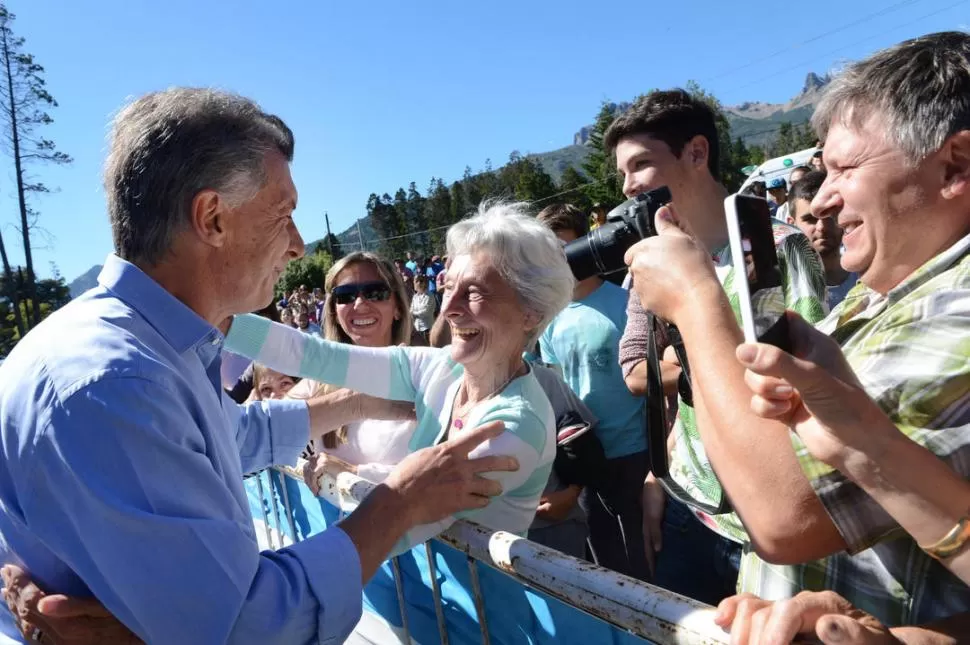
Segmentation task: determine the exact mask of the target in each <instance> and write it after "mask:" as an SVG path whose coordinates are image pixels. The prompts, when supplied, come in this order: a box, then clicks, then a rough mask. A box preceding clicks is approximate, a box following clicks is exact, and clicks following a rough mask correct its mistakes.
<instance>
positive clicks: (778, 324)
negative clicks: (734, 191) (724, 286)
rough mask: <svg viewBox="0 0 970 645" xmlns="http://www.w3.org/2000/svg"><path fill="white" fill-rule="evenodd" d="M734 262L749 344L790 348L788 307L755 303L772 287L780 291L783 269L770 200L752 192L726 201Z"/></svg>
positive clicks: (742, 319) (742, 326) (746, 337)
mask: <svg viewBox="0 0 970 645" xmlns="http://www.w3.org/2000/svg"><path fill="white" fill-rule="evenodd" d="M724 213H725V216H726V217H727V227H728V237H729V239H730V244H731V262H732V264H733V266H734V279H735V281H736V282H737V293H738V299H739V301H740V302H739V304H740V309H741V329H742V331H744V340H745V341H746V342H749V343H756V342H762V343H770V344H772V345H775V346H776V347H780V348H782V349H784V350H786V351H789V349H790V345H791V342H790V340H789V335H788V319H787V318H786V317H785V312H784V307H783V306H782V307H781V308H777V307H775V308H773V309H778V311H777V312H775V313H771V309H772V308H758V315H757V316H756V315H755V307H754V303H755V302H756V300H757V299H758V298H760V297H767V296H768V295H769V294H768V293H767V292H768V291H769V290H780V289H781V286H782V281H781V269H780V267H779V266H778V251H777V250H776V249H775V235H774V230H773V228H772V225H771V212H770V211H769V210H768V202H767V201H765V200H764V199H762V198H760V197H754V196H752V195H731V196H729V197H728V198H727V199H725V200H724Z"/></svg>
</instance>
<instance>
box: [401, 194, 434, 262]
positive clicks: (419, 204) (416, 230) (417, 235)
mask: <svg viewBox="0 0 970 645" xmlns="http://www.w3.org/2000/svg"><path fill="white" fill-rule="evenodd" d="M424 202H425V199H424V197H422V195H421V193H419V192H418V186H417V184H416V183H414V182H413V181H412V182H411V183H410V184H408V196H407V206H406V220H407V225H408V232H410V233H411V237H409V238H408V243H409V244H412V245H414V247H415V248H416V249H417V250H418V251H419V252H420V253H423V254H427V253H428V245H429V244H430V240H429V238H428V234H427V233H426V231H427V230H428V219H427V217H425V214H424Z"/></svg>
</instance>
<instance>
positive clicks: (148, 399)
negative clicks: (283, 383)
mask: <svg viewBox="0 0 970 645" xmlns="http://www.w3.org/2000/svg"><path fill="white" fill-rule="evenodd" d="M254 427H255V426H254ZM225 440H226V441H231V438H225ZM212 443H215V444H218V443H219V439H218V437H207V436H205V435H204V434H203V432H202V431H201V430H200V429H199V427H198V425H197V424H196V422H195V421H194V419H193V417H192V414H191V412H190V411H189V409H188V408H186V407H185V405H184V404H183V403H182V401H181V399H180V398H179V397H178V396H177V395H176V394H175V393H172V392H170V391H169V390H167V388H166V387H165V386H163V385H159V384H158V383H154V382H151V381H148V380H145V379H142V378H136V377H130V378H121V379H112V380H110V381H99V382H97V383H95V384H93V385H91V386H88V387H87V388H85V389H82V390H80V391H79V392H77V393H75V394H74V395H72V396H71V397H70V398H69V399H67V400H66V401H64V402H62V403H61V404H60V406H59V407H57V408H54V409H53V410H52V414H51V417H50V419H49V421H48V423H47V425H46V426H45V427H44V429H43V430H42V431H41V433H40V434H39V436H38V438H37V440H36V442H35V444H34V446H33V449H32V451H31V452H30V453H29V455H27V459H26V461H25V465H26V466H27V472H28V473H29V475H28V484H27V487H26V492H25V494H24V496H23V498H22V504H23V508H22V511H23V514H24V518H25V521H26V522H27V524H28V525H29V526H30V530H31V532H33V533H34V534H35V535H36V536H37V537H38V539H40V540H41V541H42V542H43V544H44V545H45V547H46V548H48V549H50V550H51V552H52V553H54V554H55V555H56V556H57V557H58V558H59V559H60V560H61V561H63V562H64V564H65V566H67V567H70V569H71V570H73V571H74V572H75V573H76V574H77V575H78V576H79V577H80V578H81V579H82V580H83V581H84V583H85V585H86V586H87V587H88V589H90V591H91V593H92V594H93V595H94V596H95V597H97V598H98V600H99V601H100V602H101V603H103V604H104V605H105V606H106V607H107V609H108V610H109V611H110V612H111V613H112V614H114V615H115V616H116V617H118V619H120V620H121V621H122V622H123V623H124V624H125V625H127V626H128V627H129V628H130V629H131V630H132V631H134V632H135V633H136V634H137V635H138V636H139V637H140V638H141V639H142V640H144V641H145V642H148V643H185V644H196V643H198V644H199V645H204V644H210V643H241V644H249V643H252V644H256V643H260V644H266V643H280V644H283V643H310V642H314V643H339V642H343V639H344V638H345V637H346V636H347V635H348V634H349V633H350V632H351V631H352V629H353V627H354V625H355V624H356V622H357V620H358V619H359V617H360V615H361V569H360V561H359V557H358V555H357V552H356V549H355V548H354V546H353V543H352V542H351V541H350V539H349V538H348V537H347V535H346V534H345V533H343V531H341V530H340V529H339V528H337V529H333V528H332V529H329V530H327V531H325V532H324V533H323V534H321V535H319V536H315V537H312V538H310V539H308V540H306V541H304V542H301V543H299V544H297V545H294V546H292V547H289V548H286V549H282V550H280V551H276V552H273V551H266V552H263V553H259V551H258V547H257V545H256V541H255V537H254V533H253V528H252V518H251V516H250V512H249V508H248V506H245V505H241V504H240V500H239V493H240V491H238V490H235V491H234V490H233V486H232V485H231V484H229V483H227V476H228V477H232V476H233V475H232V473H228V475H227V473H224V472H218V471H217V468H216V467H215V465H216V464H215V463H214V462H213V457H211V456H210V450H212V449H213V448H212V446H211V445H210V444H212ZM223 448H224V449H227V450H230V451H231V445H230V446H224V447H223ZM215 450H218V445H217V446H216V448H215ZM240 485H241V482H240Z"/></svg>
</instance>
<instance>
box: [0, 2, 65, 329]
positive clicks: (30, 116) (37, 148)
mask: <svg viewBox="0 0 970 645" xmlns="http://www.w3.org/2000/svg"><path fill="white" fill-rule="evenodd" d="M13 21H14V15H13V14H12V13H10V12H9V11H7V8H6V7H5V6H3V5H0V70H2V73H3V82H2V83H0V85H2V87H0V124H2V127H3V128H4V130H5V134H6V136H5V139H6V142H7V143H8V144H9V148H8V151H9V153H10V156H11V158H12V159H13V163H14V179H15V180H16V186H17V202H18V206H19V208H20V234H21V237H22V238H23V246H24V259H25V263H26V269H27V272H26V284H25V296H26V298H27V299H28V300H30V302H31V310H30V314H29V315H28V317H27V318H28V321H29V322H30V325H31V326H33V325H36V324H38V323H40V320H41V306H40V304H41V303H40V299H39V298H37V276H36V273H35V272H34V258H33V252H32V248H31V244H30V234H31V230H32V229H34V228H35V227H36V226H37V213H36V212H35V211H34V210H33V209H31V208H30V206H29V205H28V203H27V194H28V193H47V192H50V189H49V188H48V187H47V186H45V185H44V184H43V183H40V182H36V181H31V178H30V177H29V176H28V174H27V166H29V165H30V164H31V163H36V162H47V163H56V164H65V163H70V162H71V158H70V157H69V156H68V155H66V154H64V153H63V152H60V151H58V150H57V146H56V145H55V144H54V142H53V141H51V140H50V139H44V138H42V137H39V136H37V134H36V130H37V128H38V127H39V126H44V125H50V124H51V123H53V119H52V118H51V117H50V115H49V114H48V113H47V110H48V109H50V108H53V107H57V101H55V100H54V97H53V96H51V94H50V92H48V91H47V88H46V81H45V80H44V77H43V74H44V68H43V67H42V66H41V65H39V64H38V63H36V62H35V61H34V57H33V56H32V55H30V54H28V53H25V52H24V51H23V46H24V39H23V38H18V37H17V36H15V35H14V33H13V29H12V26H11V25H12V23H13Z"/></svg>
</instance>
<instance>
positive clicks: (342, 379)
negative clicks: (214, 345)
mask: <svg viewBox="0 0 970 645" xmlns="http://www.w3.org/2000/svg"><path fill="white" fill-rule="evenodd" d="M226 349H227V350H229V351H231V352H235V353H237V354H241V355H243V356H247V357H249V358H251V359H252V360H254V361H256V362H257V363H261V364H263V365H265V366H267V367H269V368H270V369H273V370H276V371H277V372H281V373H283V374H287V375H289V376H299V377H301V378H309V379H313V380H315V381H320V382H321V383H328V384H330V385H335V386H337V387H348V388H350V389H352V390H354V391H356V392H362V393H364V394H369V395H371V396H377V397H381V398H384V399H394V400H397V401H414V400H415V399H416V398H417V395H418V387H417V384H418V381H419V379H420V372H421V370H419V369H412V368H413V367H416V366H412V364H411V360H410V356H409V353H408V351H407V349H406V348H403V347H359V346H357V345H350V344H347V343H337V342H333V341H329V340H326V339H324V338H321V337H320V336H316V335H314V334H306V333H303V332H301V331H300V330H298V329H294V328H293V327H287V326H286V325H281V324H278V323H274V322H271V321H269V320H267V319H265V318H261V317H260V316H256V315H253V314H246V315H243V316H236V317H235V318H233V322H232V326H231V327H230V329H229V334H228V336H226ZM425 354H426V353H425ZM420 356H421V355H420V354H416V357H420Z"/></svg>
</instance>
